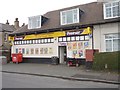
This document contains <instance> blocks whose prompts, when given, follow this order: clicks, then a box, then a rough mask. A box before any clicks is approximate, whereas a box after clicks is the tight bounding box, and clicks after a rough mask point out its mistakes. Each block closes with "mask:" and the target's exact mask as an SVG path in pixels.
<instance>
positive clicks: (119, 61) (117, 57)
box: [92, 51, 120, 71]
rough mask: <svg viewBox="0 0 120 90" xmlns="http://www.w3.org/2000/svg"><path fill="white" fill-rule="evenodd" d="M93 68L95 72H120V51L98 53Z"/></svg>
mask: <svg viewBox="0 0 120 90" xmlns="http://www.w3.org/2000/svg"><path fill="white" fill-rule="evenodd" d="M92 68H93V69H94V70H110V71H117V70H120V51H118V52H104V53H96V54H95V55H94V62H93V67H92Z"/></svg>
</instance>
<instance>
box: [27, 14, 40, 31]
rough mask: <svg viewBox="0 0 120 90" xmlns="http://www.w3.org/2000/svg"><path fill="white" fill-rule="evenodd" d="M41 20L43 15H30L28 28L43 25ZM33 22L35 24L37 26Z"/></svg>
mask: <svg viewBox="0 0 120 90" xmlns="http://www.w3.org/2000/svg"><path fill="white" fill-rule="evenodd" d="M38 18H39V19H38ZM41 20H42V16H41V15H38V16H32V17H28V29H35V28H41V25H42V24H41V23H42V21H41ZM38 22H39V26H38ZM33 24H35V26H34V25H33Z"/></svg>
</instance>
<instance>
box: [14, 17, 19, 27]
mask: <svg viewBox="0 0 120 90" xmlns="http://www.w3.org/2000/svg"><path fill="white" fill-rule="evenodd" d="M14 27H15V28H16V29H18V28H19V21H18V18H16V19H15V21H14Z"/></svg>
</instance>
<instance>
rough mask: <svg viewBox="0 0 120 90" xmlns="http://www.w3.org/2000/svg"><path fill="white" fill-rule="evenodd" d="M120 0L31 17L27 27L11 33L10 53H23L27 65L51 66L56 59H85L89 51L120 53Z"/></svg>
mask: <svg viewBox="0 0 120 90" xmlns="http://www.w3.org/2000/svg"><path fill="white" fill-rule="evenodd" d="M119 6H120V0H115V1H114V2H113V1H112V2H107V3H97V2H93V3H88V4H84V5H77V6H73V7H69V8H64V9H60V10H55V11H51V12H47V13H46V14H44V15H39V16H33V17H29V18H28V21H29V22H28V25H26V26H24V27H22V28H20V29H18V30H16V31H15V32H13V33H12V34H10V37H9V40H10V41H11V42H12V48H11V53H12V54H13V53H22V54H23V59H24V62H37V63H38V62H41V63H43V62H44V63H50V62H51V58H52V57H53V56H56V57H58V58H59V61H60V63H63V62H64V61H66V60H67V59H77V60H81V61H84V60H85V59H86V55H85V54H86V50H87V49H97V50H99V52H112V51H118V50H120V49H119V48H118V44H120V37H119V26H120V25H119V24H120V21H119V19H120V18H119V16H120V12H119V8H120V7H119Z"/></svg>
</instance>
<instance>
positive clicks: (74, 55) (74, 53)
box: [73, 50, 77, 58]
mask: <svg viewBox="0 0 120 90" xmlns="http://www.w3.org/2000/svg"><path fill="white" fill-rule="evenodd" d="M76 55H77V50H73V58H75V57H76Z"/></svg>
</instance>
